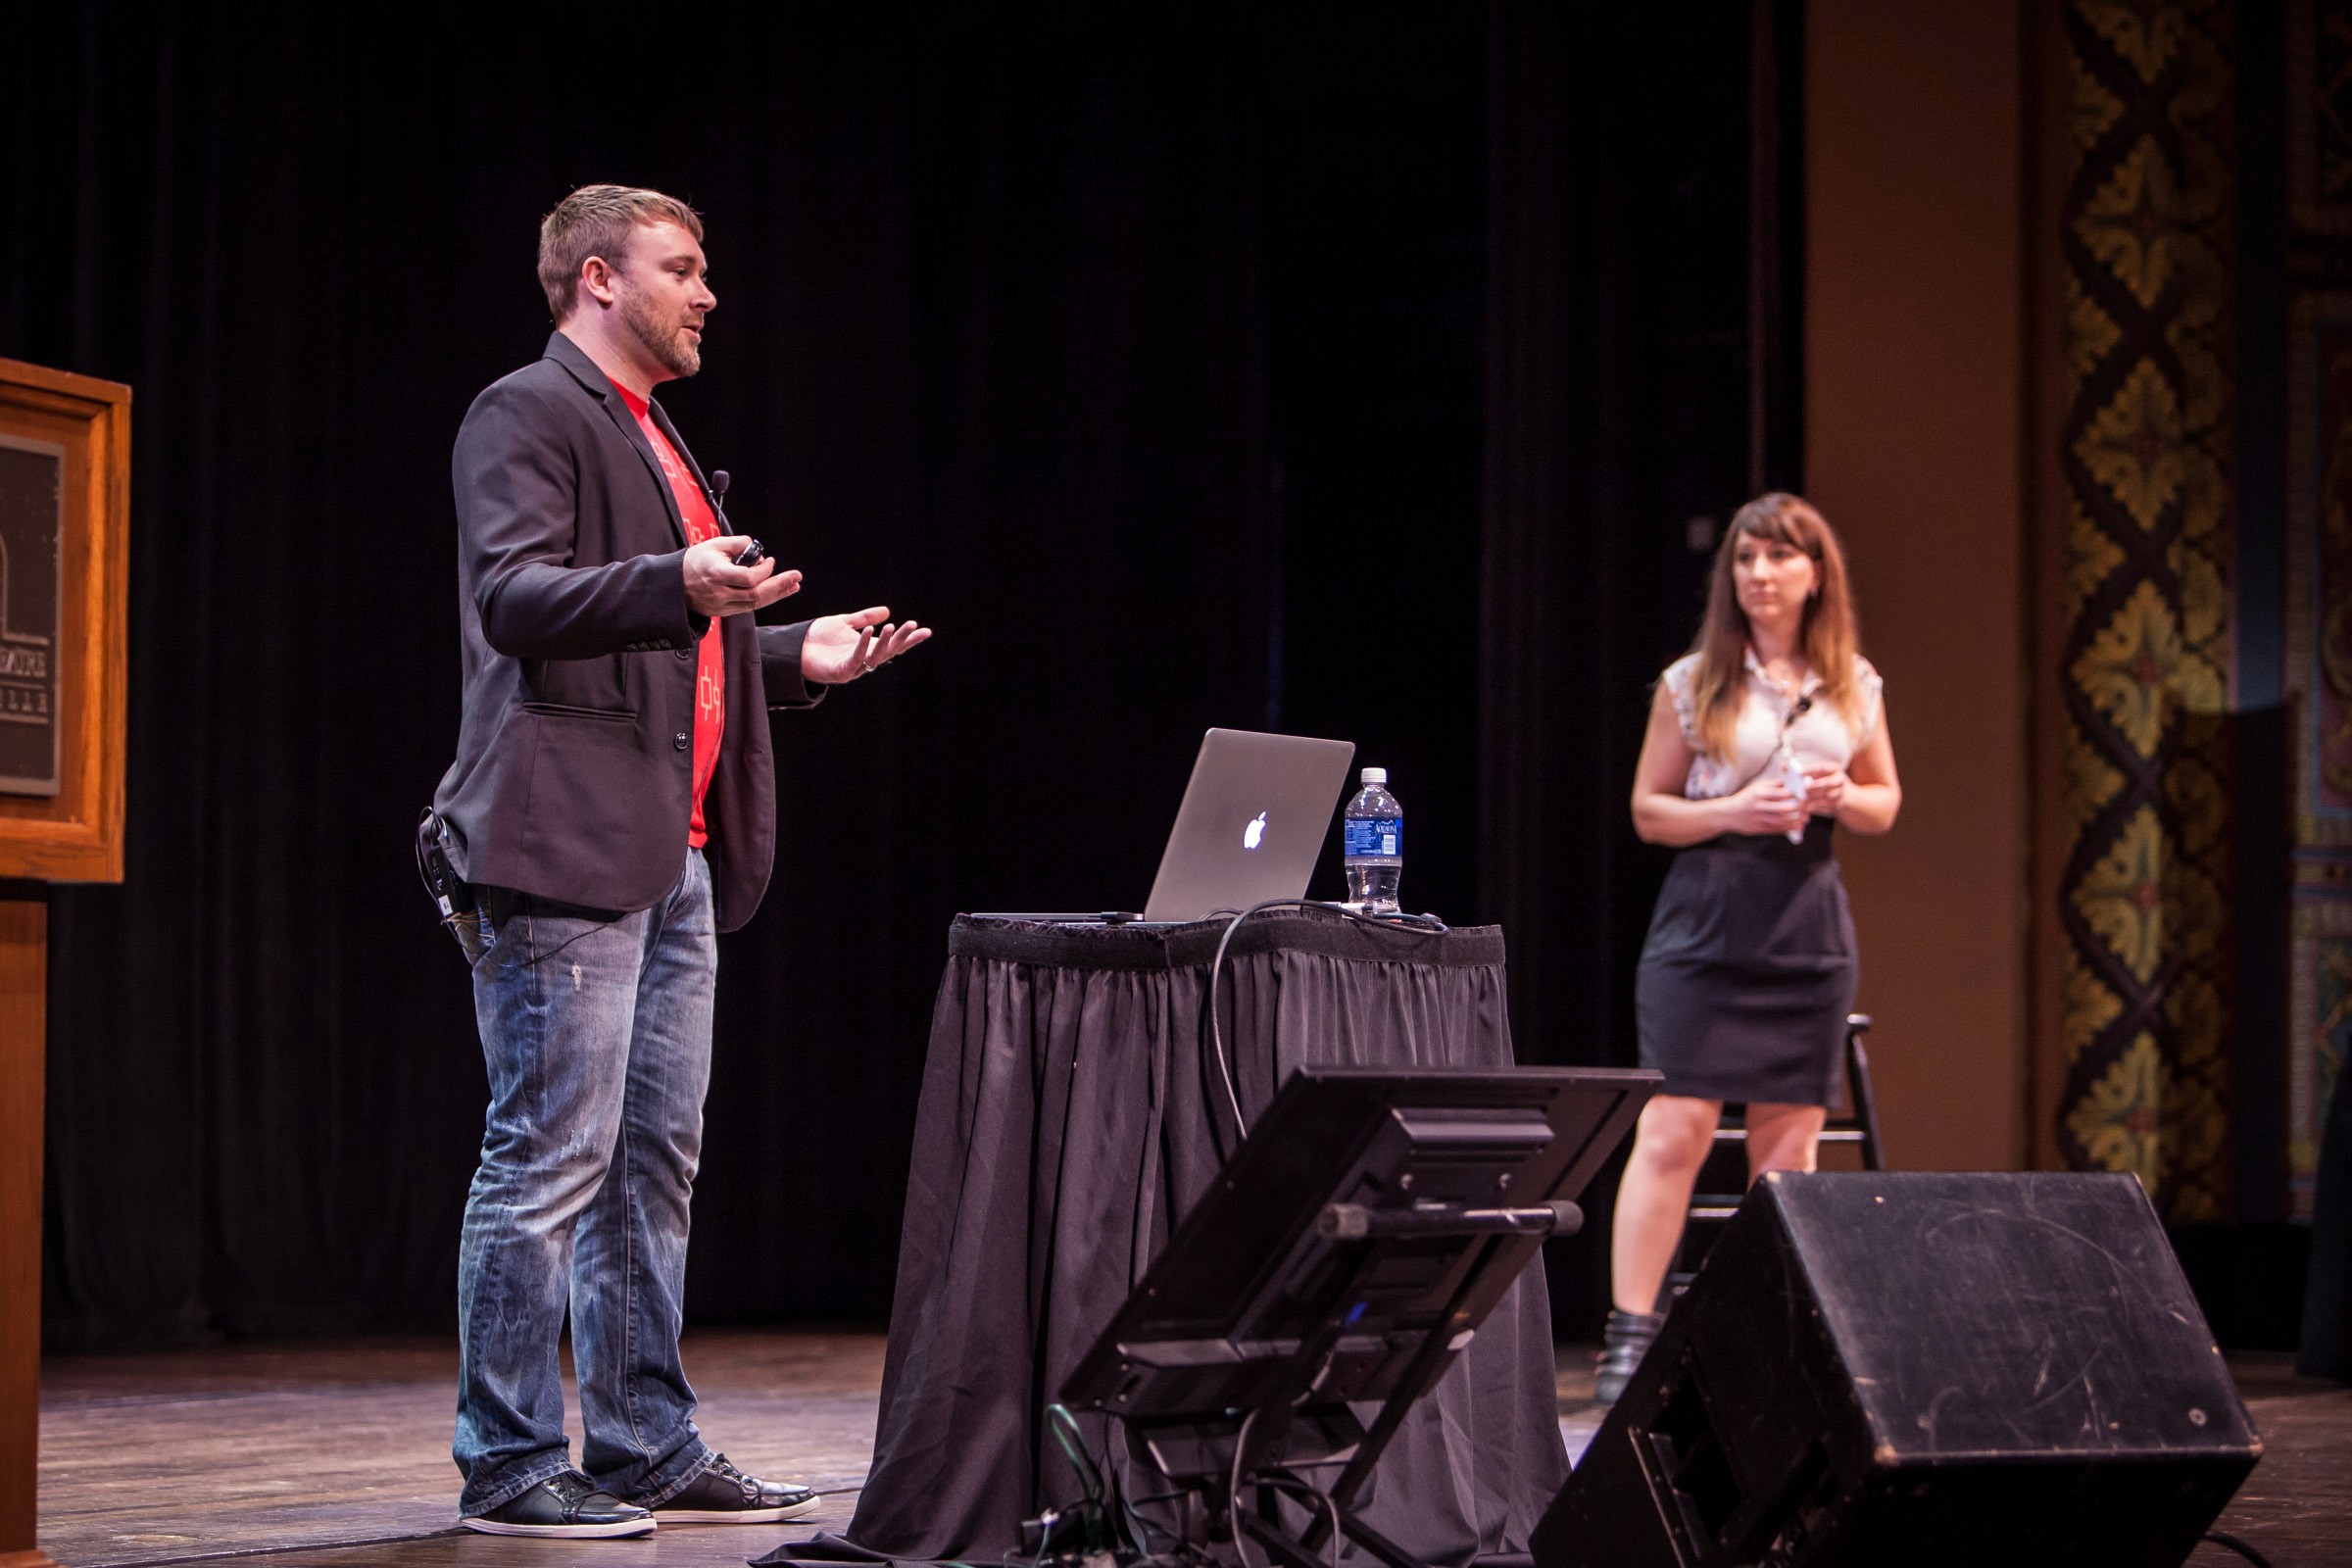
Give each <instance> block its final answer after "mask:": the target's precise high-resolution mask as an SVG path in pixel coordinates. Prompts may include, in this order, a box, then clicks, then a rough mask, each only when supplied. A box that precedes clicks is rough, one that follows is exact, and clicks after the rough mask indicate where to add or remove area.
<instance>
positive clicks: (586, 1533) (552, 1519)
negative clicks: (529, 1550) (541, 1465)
mask: <svg viewBox="0 0 2352 1568" xmlns="http://www.w3.org/2000/svg"><path fill="white" fill-rule="evenodd" d="M458 1523H460V1524H462V1525H464V1526H465V1527H466V1529H468V1530H478V1531H480V1532H481V1533H482V1534H483V1535H485V1536H556V1537H561V1538H564V1539H565V1540H572V1541H589V1540H598V1539H604V1538H608V1537H614V1536H650V1535H652V1534H653V1533H654V1525H655V1521H654V1516H653V1515H652V1514H650V1513H648V1512H646V1511H645V1510H644V1509H643V1508H640V1507H638V1506H637V1505H636V1504H635V1503H629V1502H623V1501H621V1500H620V1499H619V1498H618V1497H615V1496H613V1495H612V1494H611V1493H609V1492H599V1491H597V1490H596V1483H595V1482H593V1481H591V1480H589V1479H588V1478H587V1477H586V1476H584V1475H581V1474H580V1473H579V1472H578V1471H577V1470H566V1471H564V1473H563V1474H562V1475H558V1476H550V1477H549V1478H548V1479H547V1480H545V1481H542V1482H540V1483H539V1484H538V1485H537V1486H535V1487H533V1488H531V1489H530V1490H529V1491H528V1492H525V1493H523V1494H521V1495H519V1496H515V1497H511V1498H509V1499H508V1500H507V1501H505V1502H502V1503H500V1504H499V1505H498V1506H497V1507H495V1508H493V1509H491V1510H490V1511H489V1512H488V1513H476V1514H468V1515H466V1517H465V1518H463V1519H461V1520H459V1521H458Z"/></svg>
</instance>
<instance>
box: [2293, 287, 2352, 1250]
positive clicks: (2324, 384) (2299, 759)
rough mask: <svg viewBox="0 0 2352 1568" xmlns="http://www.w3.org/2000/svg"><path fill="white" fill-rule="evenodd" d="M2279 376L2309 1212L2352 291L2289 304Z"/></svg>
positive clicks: (2336, 1050) (2347, 590)
mask: <svg viewBox="0 0 2352 1568" xmlns="http://www.w3.org/2000/svg"><path fill="white" fill-rule="evenodd" d="M2287 378H2288V379H2287V419H2288V423H2287V471H2288V474H2289V481H2288V490H2287V495H2288V515H2287V537H2286V573H2285V575H2286V638H2285V643H2286V668H2285V672H2284V673H2285V679H2284V681H2283V683H2282V684H2283V688H2284V691H2285V694H2286V700H2287V705H2288V709H2289V711H2290V712H2291V713H2292V714H2293V718H2294V751H2293V766H2294V776H2295V784H2294V807H2295V845H2294V857H2293V883H2292V888H2293V893H2292V897H2293V906H2292V908H2293V914H2292V919H2293V931H2292V936H2291V939H2290V940H2291V944H2292V952H2291V955H2290V958H2289V964H2290V980H2289V985H2290V987H2291V990H2290V992H2289V995H2288V1009H2287V1010H2288V1027H2287V1060H2286V1078H2287V1180H2288V1183H2289V1191H2290V1193H2291V1197H2292V1207H2293V1212H2294V1213H2295V1214H2297V1215H2298V1216H2300V1217H2303V1218H2309V1217H2310V1214H2311V1203H2312V1183H2313V1178H2314V1176H2315V1175H2316V1173H2317V1170H2318V1166H2319V1145H2320V1129H2321V1126H2322V1125H2323V1123H2324V1122H2325V1120H2326V1118H2327V1101H2328V1097H2329V1096H2330V1095H2331V1094H2333V1093H2334V1089H2335V1078H2336V1074H2337V1073H2339V1072H2340V1071H2342V1069H2343V1062H2344V1055H2345V1049H2346V1044H2347V1041H2348V1040H2352V294H2346V293H2338V292H2321V293H2311V294H2304V295H2302V296H2300V297H2299V298H2297V299H2296V300H2295V302H2294V307H2293V316H2292V320H2291V329H2290V337H2289V342H2288V354H2287Z"/></svg>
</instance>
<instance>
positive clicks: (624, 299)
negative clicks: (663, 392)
mask: <svg viewBox="0 0 2352 1568" xmlns="http://www.w3.org/2000/svg"><path fill="white" fill-rule="evenodd" d="M620 319H621V320H622V321H624V322H626V323H627V325H628V328H629V330H630V331H631V332H634V333H635V334H636V335H637V341H638V342H640V343H642V344H644V345H645V351H646V352H647V353H648V354H651V355H652V356H653V357H654V358H655V359H656V360H659V361H660V362H661V364H662V368H663V369H665V370H667V371H669V372H670V373H671V374H672V375H692V374H694V373H695V371H697V370H699V369H701V368H703V351H702V350H701V349H700V348H697V347H696V346H695V345H694V343H693V342H692V340H690V339H688V338H687V337H686V336H685V335H684V333H683V331H682V330H681V323H677V322H671V323H668V324H666V325H665V324H663V322H662V320H661V319H659V318H658V317H656V316H655V315H654V311H653V307H652V306H650V305H648V304H646V302H645V296H644V295H642V294H639V293H638V292H637V291H636V290H635V289H630V290H628V291H627V292H625V293H624V294H622V295H621V298H620Z"/></svg>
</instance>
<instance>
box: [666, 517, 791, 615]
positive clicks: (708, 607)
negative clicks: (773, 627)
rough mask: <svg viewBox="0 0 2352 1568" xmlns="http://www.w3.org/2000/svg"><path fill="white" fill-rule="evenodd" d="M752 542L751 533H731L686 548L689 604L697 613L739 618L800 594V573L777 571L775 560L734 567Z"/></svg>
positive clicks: (766, 559)
mask: <svg viewBox="0 0 2352 1568" xmlns="http://www.w3.org/2000/svg"><path fill="white" fill-rule="evenodd" d="M751 542H752V541H751V536H750V535H748V534H728V535H725V536H724V537H721V538H717V539H706V540H704V541H703V542H702V543H701V544H699V545H690V546H688V547H687V551H686V603H687V604H688V605H689V606H691V607H692V608H693V610H694V613H696V614H698V615H710V616H712V617H716V616H719V615H740V614H742V613H744V612H745V611H747V610H765V609H766V608H767V607H768V606H770V605H772V604H774V603H775V602H776V601H777V600H779V599H782V598H783V597H785V596H786V595H787V594H797V593H799V592H800V591H801V574H800V573H799V572H797V571H778V570H777V569H776V563H775V560H774V558H773V557H768V558H765V559H763V560H761V561H760V564H758V565H756V566H738V565H737V564H735V558H736V557H737V556H739V555H741V554H742V553H743V549H744V546H746V545H748V544H750V543H751Z"/></svg>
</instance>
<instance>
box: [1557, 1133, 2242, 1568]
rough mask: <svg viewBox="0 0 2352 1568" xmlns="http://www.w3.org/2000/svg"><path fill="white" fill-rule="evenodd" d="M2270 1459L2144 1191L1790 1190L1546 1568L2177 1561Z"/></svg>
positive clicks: (1652, 1379)
mask: <svg viewBox="0 0 2352 1568" xmlns="http://www.w3.org/2000/svg"><path fill="white" fill-rule="evenodd" d="M2261 1456H2262V1442H2261V1440H2260V1439H2259V1438H2258V1437H2256V1436H2255V1433H2254V1428H2253V1426H2252V1424H2251V1423H2250V1422H2249V1421H2248V1420H2247V1417H2246V1408H2245V1405H2244V1404H2243V1403H2242V1402H2241V1401H2240V1400H2239V1398H2238V1397H2237V1390H2236V1387H2235V1386H2234V1385H2233V1384H2232V1383H2231V1382H2230V1380H2229V1372H2228V1371H2227V1369H2225V1368H2224V1367H2223V1365H2222V1355H2221V1351H2220V1350H2219V1349H2218V1348H2216V1347H2215V1346H2214V1343H2213V1336H2212V1334H2211V1333H2210V1331H2208V1330H2207V1328H2206V1327H2205V1319H2204V1317H2203V1315H2202V1314H2201V1313H2199V1312H2198V1310H2197V1303H2196V1301H2195V1299H2193V1298H2191V1297H2190V1295H2189V1293H2188V1284H2187V1282H2186V1281H2185V1280H2184V1279H2182V1278H2181V1275H2180V1265H2179V1264H2178V1263H2176V1262H2175V1261H2174V1259H2173V1253H2172V1250H2171V1248H2170V1247H2169V1246H2168V1245H2167V1244H2166V1241H2165V1237H2164V1231H2163V1229H2162V1227H2160V1226H2159V1225H2158V1224H2157V1221H2156V1213H2155V1210H2154V1209H2153V1208H2151V1207H2150V1206H2149V1204H2148V1200H2147V1197H2146V1195H2145V1194H2143V1193H2142V1192H2141V1191H2140V1187H2139V1183H2138V1182H2137V1180H2135V1179H2134V1178H2132V1177H2131V1176H2126V1175H2115V1176H2104V1175H2100V1176H2092V1175H2049V1174H2020V1175H1989V1174H1987V1175H1931V1174H1926V1173H1914V1172H1902V1173H1894V1172H1885V1171H1863V1172H1856V1173H1851V1174H1847V1173H1837V1174H1825V1175H1774V1176H1768V1177H1767V1178H1766V1179H1765V1180H1764V1181H1763V1182H1762V1183H1760V1184H1759V1185H1758V1186H1757V1187H1756V1188H1755V1189H1754V1190H1753V1192H1752V1193H1751V1194H1750V1195H1749V1197H1748V1200H1747V1201H1746V1202H1744V1203H1743V1204H1741V1205H1740V1212H1739V1213H1738V1214H1737V1215H1736V1216H1735V1217H1734V1218H1733V1219H1732V1221H1731V1223H1730V1224H1728V1225H1727V1226H1725V1227H1724V1230H1723V1234H1722V1236H1721V1237H1720V1238H1719V1239H1718V1240H1717V1242H1716V1244H1715V1247H1714V1249H1713V1250H1711V1251H1710V1252H1709V1253H1708V1254H1707V1259H1706V1262H1705V1264H1704V1266H1702V1267H1701V1268H1700V1270H1699V1273H1698V1278H1697V1279H1696V1280H1695V1281H1693V1282H1692V1284H1691V1289H1690V1291H1689V1293H1688V1294H1687V1295H1685V1296H1684V1297H1683V1299H1681V1300H1680V1301H1677V1302H1676V1303H1675V1305H1674V1309H1673V1311H1672V1312H1671V1313H1670V1314H1669V1315H1668V1317H1667V1320H1666V1326H1665V1328H1664V1330H1663V1331H1662V1332H1661V1333H1660V1334H1659V1336H1658V1340H1657V1343H1656V1344H1655V1345H1654V1346H1652V1347H1651V1348H1650V1351H1649V1353H1648V1355H1647V1356H1646V1357H1645V1358H1644V1359H1643V1360H1642V1367H1641V1370H1640V1371H1639V1372H1638V1373H1637V1374H1636V1375H1635V1378H1634V1381H1633V1385H1632V1386H1631V1387H1630V1388H1629V1389H1627V1391H1626V1393H1625V1397H1623V1398H1622V1399H1620V1400H1619V1401H1618V1402H1617V1404H1616V1406H1615V1407H1614V1408H1613V1409H1611V1410H1610V1412H1609V1414H1608V1418H1607V1419H1606V1420H1605V1421H1604V1422H1603V1423H1602V1424H1601V1428H1600V1431H1599V1433H1598V1435H1596V1436H1595V1437H1594V1438H1593V1446H1591V1447H1590V1448H1588V1449H1587V1450H1586V1452H1585V1457H1584V1459H1583V1461H1582V1462H1581V1463H1580V1464H1579V1465H1578V1466H1577V1469H1576V1473H1575V1475H1574V1476H1573V1477H1571V1478H1570V1480H1569V1483H1568V1485H1567V1487H1566V1488H1565V1489H1564V1490H1563V1491H1562V1492H1561V1493H1560V1495H1559V1496H1558V1498H1557V1499H1555V1500H1554V1502H1553V1503H1552V1506H1551V1509H1550V1511H1549V1512H1548V1513H1547V1514H1545V1515H1544V1522H1543V1523H1542V1524H1541V1525H1540V1526H1538V1527H1537V1530H1536V1535H1535V1540H1534V1542H1533V1543H1532V1545H1533V1549H1534V1553H1535V1559H1536V1562H1537V1564H1538V1568H1583V1565H1592V1568H1600V1565H1604V1564H1605V1565H1607V1568H1735V1565H1739V1568H1744V1565H1749V1564H1769V1565H1772V1568H1797V1565H1800V1564H1801V1565H1805V1568H1833V1565H1834V1568H1887V1565H1889V1564H1900V1565H1902V1568H1937V1565H1945V1564H1949V1565H1955V1568H1957V1565H1960V1564H1969V1565H1972V1568H1982V1565H1985V1564H1988V1563H1997V1564H1999V1565H2001V1568H2032V1565H2037V1564H2067V1565H2069V1568H2073V1565H2079V1564H2083V1563H2097V1564H2100V1565H2102V1568H2143V1565H2144V1568H2156V1565H2159V1564H2162V1565H2166V1568H2172V1565H2177V1564H2179V1563H2180V1562H2181V1561H2182V1560H2183V1559H2185V1558H2186V1557H2187V1556H2188V1554H2189V1552H2190V1551H2192V1550H2193V1549H2195V1547H2196V1544H2197V1543H2198V1541H2199V1539H2200V1538H2201V1537H2202V1536H2203V1535H2204V1533H2205V1531H2206V1529H2207V1528H2208V1527H2210V1526H2211V1524H2212V1523H2213V1520H2214V1518H2215V1516H2216V1515H2218V1514H2219V1513H2220V1512H2221V1510H2222V1506H2223V1504H2225V1503H2227V1502H2228V1501H2229V1495H2230V1494H2231V1493H2233V1492H2235V1491H2236V1490H2237V1487H2238V1483H2240V1482H2241V1481H2243V1480H2244V1479H2245V1477H2246V1474H2247V1472H2248V1471H2250V1470H2252V1469H2253V1468H2254V1463H2255V1461H2256V1460H2257V1459H2259V1458H2260V1457H2261Z"/></svg>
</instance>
